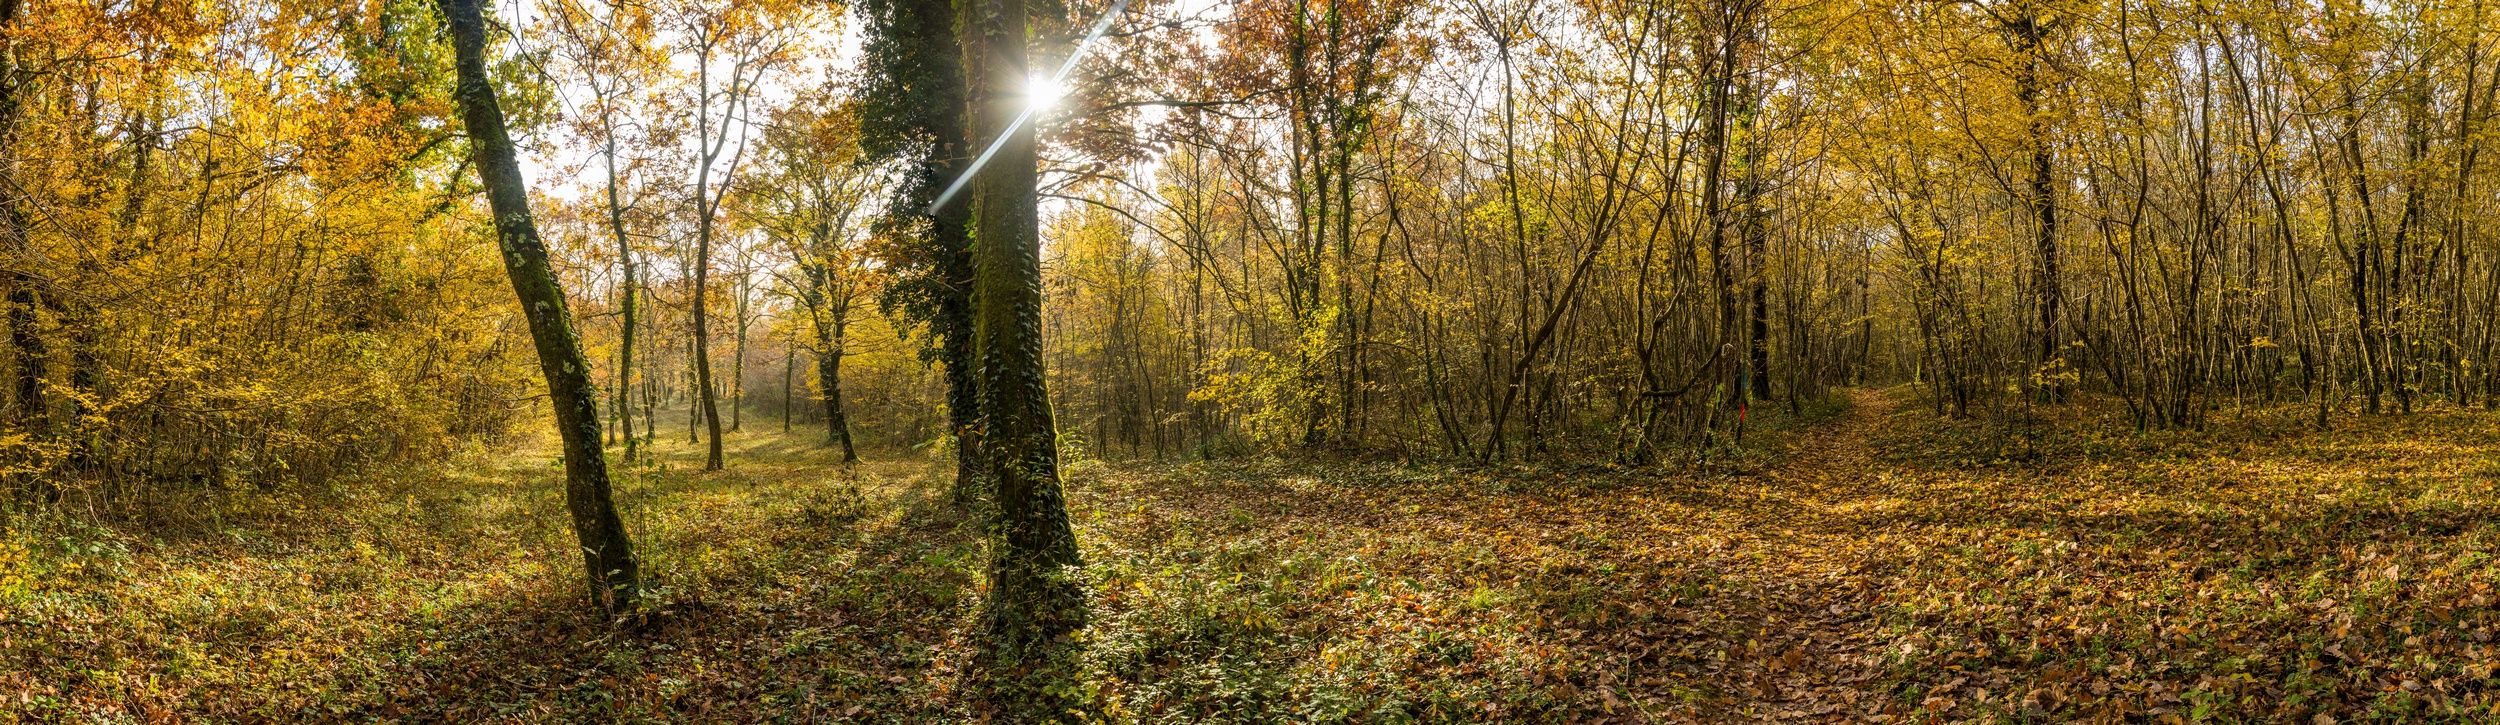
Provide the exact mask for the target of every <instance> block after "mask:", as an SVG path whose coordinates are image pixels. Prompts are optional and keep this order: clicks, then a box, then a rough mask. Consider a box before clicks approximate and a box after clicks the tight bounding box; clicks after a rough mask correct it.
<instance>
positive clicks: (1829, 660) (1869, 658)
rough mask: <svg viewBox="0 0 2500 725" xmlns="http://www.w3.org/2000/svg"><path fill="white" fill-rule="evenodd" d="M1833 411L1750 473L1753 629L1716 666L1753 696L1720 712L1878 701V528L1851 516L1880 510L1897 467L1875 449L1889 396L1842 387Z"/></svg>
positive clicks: (1747, 520) (1843, 709) (1830, 708)
mask: <svg viewBox="0 0 2500 725" xmlns="http://www.w3.org/2000/svg"><path fill="white" fill-rule="evenodd" d="M1848 395H1849V398H1850V408H1849V412H1848V413H1847V415H1846V416H1845V417H1843V418H1841V419H1840V420H1836V421H1832V422H1828V423H1825V424H1823V425H1821V426H1817V427H1814V428H1810V429H1807V430H1802V431H1798V432H1796V433H1795V434H1794V435H1793V436H1792V437H1791V438H1790V439H1789V440H1788V441H1787V442H1786V447H1787V451H1786V460H1784V461H1783V462H1781V463H1780V464H1779V465H1778V466H1777V467H1775V468H1772V469H1770V470H1767V471H1763V472H1761V473H1759V474H1758V475H1757V476H1756V477H1755V478H1756V479H1757V480H1756V483H1755V485H1754V486H1753V487H1752V488H1754V493H1756V494H1758V495H1760V496H1761V497H1762V501H1761V503H1762V504H1763V505H1759V506H1755V507H1751V508H1750V509H1748V510H1746V512H1745V516H1744V517H1743V518H1744V521H1743V524H1742V526H1741V528H1742V530H1744V531H1745V532H1746V533H1748V534H1750V535H1751V538H1752V543H1754V544H1756V545H1757V546H1760V547H1762V548H1761V549H1758V550H1757V554H1758V555H1757V556H1755V557H1752V558H1751V561H1752V562H1753V563H1754V564H1756V565H1757V566H1758V567H1759V568H1757V569H1755V570H1754V571H1753V572H1751V573H1746V572H1730V574H1731V575H1733V576H1736V577H1739V578H1743V579H1750V580H1752V583H1753V584H1754V585H1756V586H1757V587H1759V589H1758V592H1757V594H1758V596H1760V600H1759V604H1760V605H1761V606H1760V608H1759V609H1758V610H1756V613H1757V615H1758V617H1759V621H1758V622H1756V623H1755V626H1756V628H1757V634H1756V635H1755V636H1754V637H1752V638H1749V639H1748V640H1747V641H1746V642H1744V643H1743V644H1742V645H1741V646H1740V650H1739V651H1738V653H1737V654H1736V655H1734V656H1731V657H1730V658H1729V661H1730V662H1731V663H1732V664H1733V666H1734V670H1735V671H1732V672H1727V673H1725V675H1730V676H1732V677H1731V678H1730V679H1732V680H1733V681H1735V682H1737V683H1739V685H1740V686H1742V685H1750V686H1751V690H1752V691H1751V692H1749V693H1745V694H1746V695H1749V696H1750V697H1752V698H1757V699H1756V700H1755V702H1754V703H1752V704H1750V705H1745V706H1739V707H1737V708H1736V709H1735V710H1734V711H1731V712H1725V713H1721V715H1725V716H1729V717H1733V718H1738V719H1759V720H1775V721H1808V722H1811V721H1826V720H1857V719H1862V718H1866V717H1870V716H1873V715H1876V714H1877V712H1878V711H1879V710H1880V709H1881V707H1882V705H1883V703H1884V702H1886V701H1887V700H1888V698H1886V697H1885V696H1884V694H1883V693H1881V692H1877V691H1875V689H1874V688H1873V684H1874V683H1875V681H1876V680H1877V675H1879V674H1881V672H1880V668H1881V662H1882V655H1881V652H1880V651H1881V649H1882V646H1883V644H1884V643H1883V642H1882V636H1881V633H1880V632H1878V631H1876V629H1875V625H1876V622H1875V620H1874V619H1873V618H1872V617H1870V616H1869V615H1868V613H1867V611H1866V610H1867V608H1868V606H1869V605H1870V604H1871V601H1870V599H1871V598H1872V594H1873V592H1872V591H1871V587H1869V586H1868V585H1867V581H1866V574H1867V573H1868V570H1869V564H1870V558H1872V557H1871V556H1870V555H1871V554H1873V553H1874V552H1872V551H1871V549H1872V548H1873V547H1876V546H1879V544H1878V543H1877V538H1876V536H1875V534H1876V532H1874V531H1869V530H1868V529H1867V528H1866V527H1863V526H1860V525H1859V524H1861V523H1863V522H1862V521H1861V520H1860V517H1858V516H1855V515H1853V514H1854V513H1855V512H1861V511H1865V510H1869V509H1880V508H1884V507H1885V502H1886V501H1887V500H1888V499H1890V498H1892V496H1893V490H1892V488H1891V487H1890V485H1889V484H1890V483H1891V482H1892V481H1894V480H1895V479H1896V478H1897V477H1898V473H1897V472H1895V471H1893V470H1891V469H1890V468H1889V467H1888V466H1886V465H1885V464H1883V463H1882V462H1881V460H1880V459H1879V457H1878V456H1877V455H1876V443H1875V440H1874V439H1875V438H1876V437H1877V435H1878V434H1879V433H1880V432H1881V428H1882V426H1883V425H1884V424H1885V423H1886V422H1887V421H1889V420H1891V418H1892V413H1893V411H1894V409H1895V407H1896V406H1897V402H1896V401H1894V400H1893V399H1892V398H1891V397H1890V396H1887V395H1884V394H1882V393H1880V392H1877V391H1873V390H1863V389H1860V390H1851V391H1849V392H1848Z"/></svg>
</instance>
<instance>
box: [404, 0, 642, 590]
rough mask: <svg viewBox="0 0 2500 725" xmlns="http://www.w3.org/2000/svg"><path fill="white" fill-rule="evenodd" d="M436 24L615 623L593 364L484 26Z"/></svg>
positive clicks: (629, 570)
mask: <svg viewBox="0 0 2500 725" xmlns="http://www.w3.org/2000/svg"><path fill="white" fill-rule="evenodd" d="M443 16H444V17H445V18H446V19H447V20H448V21H449V24H450V25H451V35H452V44H453V47H454V48H455V51H456V53H457V60H458V72H459V79H460V85H459V91H458V93H457V94H456V95H457V96H458V100H459V103H460V115H461V120H462V121H464V122H465V124H466V125H467V127H468V132H469V146H470V150H471V153H472V154H473V155H474V156H475V158H476V161H477V163H476V166H477V170H478V177H479V178H480V179H481V180H483V181H484V182H485V184H486V191H487V201H488V202H489V204H490V206H491V208H492V210H493V212H494V215H495V238H496V240H497V241H498V242H499V243H500V244H501V246H502V248H503V261H504V271H505V273H507V274H508V275H509V276H510V277H511V278H512V291H513V293H514V294H515V295H516V296H518V297H519V298H520V301H521V307H522V309H523V310H525V311H526V312H527V313H528V315H529V325H530V339H531V341H532V342H534V343H536V345H537V348H538V367H539V370H540V371H541V372H543V373H544V374H545V375H546V377H547V395H548V399H549V402H550V403H551V404H552V405H553V406H554V408H555V413H556V430H557V432H558V433H559V434H561V435H562V436H563V438H564V479H565V484H564V499H565V504H566V507H567V508H570V509H571V510H572V514H573V534H574V536H576V537H578V538H579V539H580V540H581V549H582V560H583V561H582V563H583V565H584V566H585V567H587V569H588V572H589V577H590V585H591V586H590V593H591V600H592V601H593V602H595V603H596V604H597V605H598V607H599V608H600V609H601V610H602V611H604V612H606V613H608V614H610V615H614V614H617V613H620V612H623V611H625V610H626V609H628V608H630V607H632V606H633V604H634V598H635V596H636V594H637V593H638V592H639V591H640V588H641V585H640V581H639V579H638V577H639V567H637V566H636V564H635V561H634V547H633V543H632V542H631V541H630V540H628V539H627V538H626V536H625V522H624V521H622V520H621V519H619V518H618V517H617V515H616V504H615V502H614V501H612V500H610V497H609V494H608V463H607V459H606V458H605V457H603V455H602V453H601V451H600V447H599V397H598V392H597V391H595V390H593V389H592V385H591V382H590V362H589V360H588V359H586V358H584V357H583V356H582V345H581V339H580V338H577V337H575V336H574V334H573V321H572V312H571V311H570V310H568V309H566V307H565V303H564V290H563V288H561V287H559V286H557V284H556V276H555V272H554V270H552V269H550V268H549V267H548V265H547V247H546V245H545V244H544V243H542V242H540V241H539V239H538V228H537V225H536V224H535V223H534V222H533V221H532V220H531V218H530V207H529V190H528V187H527V183H526V182H525V181H523V180H522V178H521V165H520V162H519V161H517V160H516V159H515V157H514V155H513V150H512V139H511V138H510V137H509V136H508V135H507V132H506V131H505V128H504V117H503V109H502V108H501V107H500V106H498V105H497V103H496V100H495V89H494V87H493V86H492V85H490V84H488V82H487V80H486V29H485V25H486V23H485V21H484V19H483V18H482V17H481V16H480V15H479V11H478V0H443Z"/></svg>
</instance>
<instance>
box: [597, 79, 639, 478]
mask: <svg viewBox="0 0 2500 725" xmlns="http://www.w3.org/2000/svg"><path fill="white" fill-rule="evenodd" d="M607 113H608V112H607V111H604V110H603V111H601V115H600V121H601V123H602V124H604V125H605V126H606V127H607V133H608V138H607V143H606V144H605V145H603V146H602V147H601V153H600V156H601V157H602V158H604V159H605V160H606V161H607V171H608V184H607V186H608V234H609V235H610V236H612V237H614V238H615V240H616V260H617V265H618V266H620V267H622V268H623V269H624V272H625V282H624V290H623V294H621V295H618V300H617V311H618V313H620V314H622V315H624V319H623V320H622V321H620V322H619V323H617V344H616V389H617V391H618V393H617V398H616V400H617V404H618V408H619V410H618V412H619V413H620V414H621V415H618V416H617V420H618V421H620V422H621V423H623V426H624V429H625V430H624V433H625V460H626V461H629V462H630V461H633V460H636V457H637V456H638V455H639V454H640V453H641V450H642V449H641V447H640V445H639V444H638V443H637V442H636V441H635V440H634V409H633V407H632V406H630V405H626V404H625V403H626V401H627V398H626V395H627V394H628V393H630V392H631V391H632V390H633V389H634V387H633V386H634V320H635V318H634V313H635V312H636V310H635V308H634V298H635V297H638V296H640V295H641V290H640V287H639V286H638V285H637V283H636V281H635V277H634V272H635V270H634V244H633V241H632V240H631V239H630V238H628V237H626V236H625V205H624V203H623V201H622V199H621V198H620V196H619V194H618V193H617V189H616V186H617V184H616V124H615V123H613V122H611V121H610V120H609V118H608V116H607Z"/></svg>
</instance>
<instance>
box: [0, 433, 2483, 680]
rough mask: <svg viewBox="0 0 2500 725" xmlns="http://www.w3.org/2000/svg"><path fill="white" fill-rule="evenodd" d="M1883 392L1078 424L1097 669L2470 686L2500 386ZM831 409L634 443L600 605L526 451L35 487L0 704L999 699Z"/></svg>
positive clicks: (887, 475) (925, 516)
mask: <svg viewBox="0 0 2500 725" xmlns="http://www.w3.org/2000/svg"><path fill="white" fill-rule="evenodd" d="M1899 397H1900V391H1889V392H1870V391H1860V392H1856V393H1853V394H1851V395H1850V396H1849V397H1848V401H1849V402H1850V406H1849V407H1848V409H1847V410H1846V411H1845V412H1843V411H1825V412H1824V415H1823V417H1822V418H1821V419H1819V420H1807V421H1796V420H1779V419H1778V418H1779V416H1772V417H1773V418H1774V419H1773V420H1769V421H1765V425H1764V428H1765V429H1766V431H1767V434H1766V435H1764V436H1761V437H1760V438H1759V439H1758V441H1757V447H1756V448H1755V449H1753V451H1752V452H1750V453H1747V454H1743V455H1736V456H1732V457H1724V458H1722V459H1719V460H1715V461H1710V462H1690V461H1688V462H1685V463H1682V464H1679V467H1677V468H1675V469H1673V472H1670V473H1661V472H1660V469H1654V468H1653V469H1616V468H1608V467H1595V466H1588V467H1496V468H1484V467H1451V466H1442V465H1420V464H1401V463H1386V462H1334V463H1325V464H1321V463H1305V462H1286V461H1281V460H1276V459H1263V460H1257V461H1244V462H1229V463H1189V464H1146V463H1108V464H1107V463H1103V462H1099V461H1085V462H1079V463H1076V464H1074V465H1072V466H1070V471H1071V474H1070V478H1071V482H1072V483H1071V491H1072V494H1071V503H1072V505H1073V507H1074V514H1075V517H1076V522H1077V528H1078V535H1079V537H1080V540H1081V545H1082V546H1083V547H1084V556H1085V560H1086V562H1087V563H1088V565H1089V569H1088V572H1087V575H1088V576H1089V577H1090V579H1091V581H1090V586H1089V591H1090V592H1091V596H1092V601H1093V606H1094V608H1095V613H1094V620H1093V621H1094V626H1093V629H1092V630H1091V631H1090V632H1089V633H1088V635H1087V640H1086V646H1087V654H1086V655H1085V664H1084V672H1083V678H1084V679H1083V681H1082V682H1080V683H1077V685H1076V686H1077V687H1079V688H1081V691H1082V692H1083V693H1084V697H1085V699H1086V700H1087V701H1089V702H1091V703H1093V704H1094V706H1096V707H1098V708H1100V709H1101V710H1102V713H1103V714H1104V715H1106V716H1108V717H1109V718H1111V719H1114V720H1139V719H1143V720H1175V719H1177V720H1227V721H1231V720H1292V721H1304V720H1331V719H1356V720H1399V719H1409V718H1413V719H1423V720H1453V719H1481V720H1508V719H1521V718H1530V719H1543V718H1569V719H1577V720H1590V721H1595V720H1615V721H1626V722H1640V721H1725V720H1797V721H1832V720H1922V721H1923V720H1928V719H1931V717H1933V716H1940V717H1942V718H1944V719H1953V720H1958V719H1966V718H1969V719H1990V718H1993V717H1998V716H2015V717H2026V716H2027V717H2036V718H2043V719H2069V718H2113V719H2114V718H2122V717H2125V716H2129V715H2134V716H2149V717H2152V718H2155V719H2165V720H2166V719H2172V717H2173V716H2175V717H2176V718H2180V719H2194V718H2196V717H2199V716H2201V715H2205V714H2215V713H2222V714H2232V715H2237V716H2241V717H2248V718H2251V719H2268V720H2273V719H2290V718H2299V719H2302V720H2303V721H2311V720H2314V719H2315V718H2317V717H2318V716H2321V715H2324V716H2328V717H2347V718H2349V717H2355V716H2364V715H2371V714H2377V715H2382V716H2405V717H2440V716H2447V717H2468V718H2470V717H2489V716H2491V715H2492V711H2491V697H2492V695H2491V689H2490V688H2491V683H2492V679H2491V677H2492V674H2493V667H2494V664H2495V662H2500V655H2495V652H2494V648H2493V646H2492V644H2490V639H2491V629H2490V625H2491V619H2492V615H2491V609H2490V604H2491V603H2492V602H2491V597H2492V588H2493V582H2494V581H2495V579H2500V570H2495V569H2494V568H2493V565H2492V561H2491V558H2490V556H2489V554H2488V552H2489V551H2490V546H2491V544H2492V543H2493V541H2494V533H2495V531H2494V527H2493V525H2492V518H2491V516H2490V514H2491V504H2490V502H2491V501H2492V500H2493V497H2492V493H2493V492H2492V488H2493V483H2492V481H2493V477H2494V476H2493V473H2494V463H2493V459H2492V451H2493V447H2492V446H2493V442H2494V440H2495V436H2496V434H2500V431H2496V430H2495V426H2494V425H2493V424H2492V422H2491V418H2490V417H2489V416H2487V415H2483V414H2480V413H2478V412H2473V411H2458V410H2436V411H2431V412H2428V413H2425V414H2419V415H2415V416H2411V417H2402V418H2394V417H2390V418H2361V419H2354V420H2351V421H2348V422H2346V423H2344V424H2343V426H2342V427H2340V428H2339V429H2337V430H2335V431H2332V432H2327V433H2320V432H2317V431H2315V430H2312V429H2309V428H2306V427H2304V425H2303V423H2304V418H2303V416H2302V414H2301V413H2302V411H2296V410H2269V411H2259V412H2249V413H2244V414H2239V415H2236V416H2226V417H2225V422H2222V423H2218V424H2216V425H2215V426H2214V427H2213V429H2212V430H2209V431H2205V432H2171V433H2143V434H2139V433H2134V432H2123V433H2096V432H2093V431H2121V430H2124V429H2125V425H2124V421H2123V420H2122V419H2120V418H2119V417H2118V415H2119V414H2118V413H2117V412H2115V411H2112V410H2108V409H2106V408H2102V409H2099V410H2101V411H2102V412H2099V413H2092V412H2081V411H2068V412H2063V413H2061V414H2060V415H2061V416H2062V417H2060V418H2056V419H2045V420H2035V421H2033V422H2031V423H2028V424H2024V425H2004V424H1980V423H1965V422H1945V423H1938V422H1935V421H1934V420H1933V419H1932V418H1929V417H1927V414H1926V412H1924V411H1916V410H1896V408H1898V407H1901V406H1900V405H1899V402H1898V400H1897V399H1898V398H1899ZM814 437H815V436H813V435H807V434H792V435H790V436H777V435H772V434H764V433H757V434H751V435H749V436H746V437H744V438H741V439H738V440H735V441H734V444H735V447H736V449H735V450H733V455H734V456H735V457H736V458H737V460H739V461H741V462H742V463H741V464H740V465H738V466H736V467H733V468H732V469H731V470H730V471H728V472H726V473H717V474H702V473H699V472H698V470H697V469H699V467H700V466H699V463H700V456H701V455H702V450H701V449H700V448H697V447H693V446H688V445H686V444H683V443H673V444H669V445H664V446H663V447H662V449H661V451H660V458H661V464H660V465H659V466H657V467H645V468H633V469H626V470H627V472H626V473H625V474H623V479H622V481H621V489H620V490H621V498H620V501H619V503H620V504H621V506H622V508H623V510H624V512H625V513H626V515H627V521H628V524H629V525H630V526H631V529H632V531H633V532H634V534H635V536H636V537H637V538H638V543H640V544H641V545H643V546H644V547H646V549H645V551H646V553H645V556H646V569H647V570H648V571H650V572H652V573H653V574H654V576H655V578H656V581H657V583H658V585H659V587H660V589H659V591H658V593H657V596H656V599H657V600H658V601H660V602H661V603H662V604H661V607H660V610H659V611H658V612H657V613H656V614H654V615H652V616H650V617H648V618H647V619H646V620H644V621H642V622H640V623H639V624H635V625H632V626H628V627H623V628H616V629H611V628H609V627H607V626H605V625H600V624H596V623H594V622H593V621H592V620H591V619H590V618H588V617H586V616H584V615H583V614H582V613H581V602H580V601H579V597H580V594H579V587H578V586H577V585H576V582H575V579H574V577H575V576H576V575H577V574H578V572H577V571H576V567H577V566H578V560H577V559H576V558H575V555H574V554H573V553H572V552H571V550H570V548H569V547H570V539H569V538H568V535H567V529H566V524H565V520H564V519H563V509H562V507H561V503H560V496H559V493H558V478H559V475H558V469H557V467H556V465H555V460H554V459H553V457H552V455H551V454H550V453H548V452H547V451H545V450H536V449H534V450H530V451H526V452H522V453H492V452H480V453H477V454H475V455H474V456H472V457H471V458H469V459H466V460H463V461H461V462H458V464H457V465H454V466H452V467H450V473H448V474H445V475H435V474H430V473H428V474H417V473H411V474H409V475H410V476H411V478H410V480H405V481H399V482H396V483H395V484H392V485H382V486H373V487H357V488H351V489H348V492H347V493H344V494H340V495H341V496H343V498H336V499H320V500H299V499H293V498H287V497H283V496H270V497H265V498H249V499H247V500H242V501H239V502H238V501H224V502H220V503H217V504H216V505H214V506H205V505H204V506H201V507H194V508H192V509H190V510H191V514H190V516H191V517H192V518H189V519H186V520H181V521H171V520H152V521H147V522H139V524H141V525H130V526H103V527H99V526H92V525H84V524H75V523H70V522H69V521H70V520H69V519H60V518H55V519H42V520H32V521H31V522H30V524H31V525H28V526H21V527H18V528H16V529H14V530H12V531H11V532H9V534H8V536H9V537H10V538H8V539H7V540H6V541H5V542H0V544H5V546H0V557H7V558H6V559H0V563H6V564H10V565H11V566H12V567H13V568H15V569H16V570H18V571H19V572H20V575H19V576H16V577H15V578H6V577H0V615H4V616H0V695H6V698H5V702H6V705H5V706H0V712H5V713H8V714H9V715H10V719H27V720H35V721H49V720H57V719H75V718H107V719H110V718H118V717H125V716H127V717H137V718H139V719H143V720H153V719H158V718H162V717H165V716H168V715H172V716H176V717H188V718H198V719H263V718H283V719H303V718H312V719H340V720H349V719H354V720H364V719H372V718H382V719H401V720H411V721H425V720H444V719H450V720H474V719H525V720H542V719H554V720H605V719H617V720H669V719H679V718H691V719H700V720H721V721H744V720H755V719H764V718H769V717H775V716H787V717H790V718H793V719H799V720H843V719H853V718H856V719H860V720H874V721H941V720H954V719H961V718H970V717H981V716H983V715H984V714H985V713H984V711H983V710H982V709H981V708H982V705H980V704H979V703H978V702H977V700H976V699H975V698H972V697H970V696H968V695H966V694H965V693H966V692H967V689H968V683H967V682H966V679H965V678H966V677H967V676H968V674H967V673H968V672H969V671H970V670H969V669H968V668H967V659H968V657H969V656H970V653H971V652H972V647H973V646H974V644H975V638H976V637H977V632H978V629H977V623H976V622H977V620H976V616H975V615H976V612H977V607H978V600H979V597H980V596H981V592H980V590H979V586H980V584H979V582H980V581H981V575H980V572H981V570H982V562H983V561H984V560H985V558H984V553H983V551H982V549H981V543H980V540H979V537H978V535H977V531H976V528H975V527H974V526H972V525H970V524H967V523H966V522H965V521H966V520H965V519H964V518H963V517H962V516H960V515H958V514H956V513H954V512H953V511H952V509H950V508H949V507H948V506H946V505H945V504H943V503H942V502H943V501H944V499H945V497H944V490H945V483H944V481H943V475H944V474H945V472H946V470H947V467H946V466H945V465H944V464H942V463H940V462H937V461H932V460H917V459H915V460H908V461H884V462H874V463H869V464H866V465H863V466H860V467H856V468H844V467H841V466H837V465H834V464H831V463H829V461H830V460H831V459H832V457H831V456H830V455H829V454H828V453H827V452H826V451H825V449H823V448H821V447H818V446H817V445H816V441H815V440H814ZM139 532H181V533H139ZM5 570H7V569H6V568H0V571H5ZM26 574H31V576H27V575H26ZM987 714H993V715H994V714H995V713H987Z"/></svg>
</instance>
